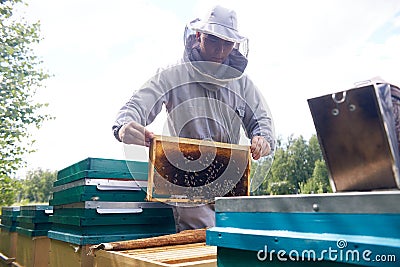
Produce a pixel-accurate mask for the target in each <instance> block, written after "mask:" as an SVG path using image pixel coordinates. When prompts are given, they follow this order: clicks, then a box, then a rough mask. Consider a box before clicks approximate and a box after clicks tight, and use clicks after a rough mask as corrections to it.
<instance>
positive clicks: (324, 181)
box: [300, 160, 332, 194]
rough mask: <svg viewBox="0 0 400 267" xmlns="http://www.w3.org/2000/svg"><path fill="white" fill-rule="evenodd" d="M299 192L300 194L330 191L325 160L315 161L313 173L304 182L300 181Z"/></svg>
mask: <svg viewBox="0 0 400 267" xmlns="http://www.w3.org/2000/svg"><path fill="white" fill-rule="evenodd" d="M300 192H301V193H302V194H313V193H328V192H332V188H331V186H330V184H329V179H328V169H327V168H326V164H325V162H323V161H322V160H317V161H316V162H315V168H314V172H313V175H312V177H311V178H310V179H308V180H307V181H306V182H303V183H300Z"/></svg>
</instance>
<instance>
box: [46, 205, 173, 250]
mask: <svg viewBox="0 0 400 267" xmlns="http://www.w3.org/2000/svg"><path fill="white" fill-rule="evenodd" d="M51 221H52V223H53V224H52V229H51V231H49V234H48V235H49V237H50V238H52V239H56V240H60V241H65V242H71V243H74V244H79V245H86V244H96V243H98V241H100V242H110V241H118V240H127V239H137V238H142V237H150V236H157V235H163V234H171V233H175V221H174V217H173V211H172V208H171V206H169V205H166V204H163V203H157V202H102V201H85V202H80V203H73V204H68V205H60V206H56V207H55V209H54V215H53V216H52V217H51Z"/></svg>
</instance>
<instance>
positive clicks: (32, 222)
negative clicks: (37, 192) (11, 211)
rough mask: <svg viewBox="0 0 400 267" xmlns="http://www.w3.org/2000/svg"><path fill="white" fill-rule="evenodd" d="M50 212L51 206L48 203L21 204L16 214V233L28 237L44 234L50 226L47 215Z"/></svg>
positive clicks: (51, 211) (51, 210)
mask: <svg viewBox="0 0 400 267" xmlns="http://www.w3.org/2000/svg"><path fill="white" fill-rule="evenodd" d="M52 213H53V207H52V206H49V205H27V206H21V210H20V215H18V216H17V222H18V226H17V227H16V231H17V233H18V234H21V235H24V236H29V237H36V236H46V235H47V231H48V230H49V229H50V227H51V222H50V221H49V216H50V215H51V214H52Z"/></svg>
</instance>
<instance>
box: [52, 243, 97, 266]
mask: <svg viewBox="0 0 400 267" xmlns="http://www.w3.org/2000/svg"><path fill="white" fill-rule="evenodd" d="M88 252H89V245H73V244H71V243H68V242H63V241H59V240H54V239H50V253H49V265H48V266H54V267H64V266H65V267H72V266H81V267H92V266H93V256H90V255H88ZM46 266H47V265H46Z"/></svg>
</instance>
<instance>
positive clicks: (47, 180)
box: [20, 168, 57, 203]
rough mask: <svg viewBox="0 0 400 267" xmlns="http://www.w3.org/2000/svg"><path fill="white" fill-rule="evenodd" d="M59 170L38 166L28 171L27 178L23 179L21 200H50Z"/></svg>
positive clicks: (40, 201) (42, 201)
mask: <svg viewBox="0 0 400 267" xmlns="http://www.w3.org/2000/svg"><path fill="white" fill-rule="evenodd" d="M56 178H57V172H56V171H50V170H42V169H41V168H38V169H36V170H33V171H29V172H28V173H27V176H26V179H25V180H23V181H21V183H22V192H21V195H20V199H21V201H24V200H28V201H29V202H37V203H45V202H48V201H49V199H50V196H51V193H52V190H53V183H54V182H55V181H56Z"/></svg>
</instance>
